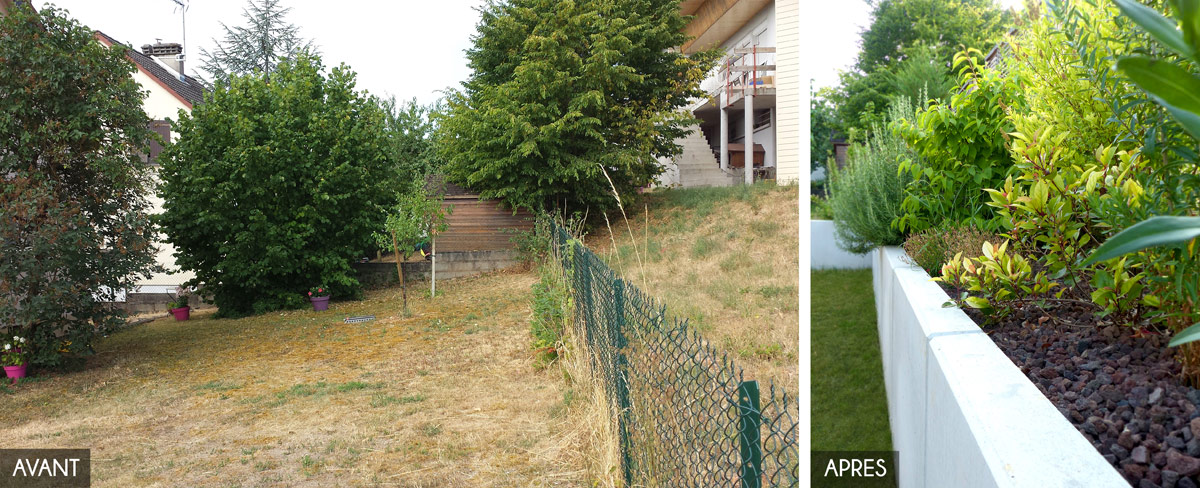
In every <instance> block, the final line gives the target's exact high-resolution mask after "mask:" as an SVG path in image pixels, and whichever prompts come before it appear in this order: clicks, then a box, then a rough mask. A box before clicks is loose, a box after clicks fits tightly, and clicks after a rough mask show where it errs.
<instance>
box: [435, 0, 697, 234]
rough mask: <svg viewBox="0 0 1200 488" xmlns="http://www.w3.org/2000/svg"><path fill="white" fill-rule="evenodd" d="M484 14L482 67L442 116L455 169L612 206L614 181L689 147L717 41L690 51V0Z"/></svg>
mask: <svg viewBox="0 0 1200 488" xmlns="http://www.w3.org/2000/svg"><path fill="white" fill-rule="evenodd" d="M482 17H483V18H482V20H481V21H480V24H479V26H478V28H477V31H478V33H477V35H476V36H475V38H474V46H473V47H472V48H471V49H469V50H468V51H467V57H468V59H469V61H470V66H471V68H472V69H473V70H474V72H473V73H472V74H471V76H470V78H469V79H468V80H467V81H466V82H465V83H463V88H462V90H461V91H456V92H452V93H450V94H449V96H448V97H447V112H446V115H444V116H443V117H442V119H441V120H440V121H439V124H438V132H439V135H440V137H439V140H440V144H439V148H440V150H441V151H442V154H443V156H444V157H445V159H446V160H447V166H446V173H447V176H448V177H449V178H450V180H451V181H454V182H456V183H459V184H463V185H466V186H468V187H470V188H472V189H474V190H476V191H479V192H480V194H481V195H483V196H485V197H497V198H501V199H503V200H505V201H506V202H507V203H509V204H511V205H514V206H522V207H528V208H533V209H542V208H547V207H550V206H552V205H555V204H563V203H565V204H566V206H567V207H570V210H582V209H584V208H591V209H593V210H602V209H605V208H614V207H615V206H616V201H615V199H614V198H613V195H612V186H615V187H616V189H617V191H618V192H620V193H621V195H623V196H624V195H629V194H632V193H634V190H635V189H636V188H637V187H640V186H643V185H646V184H648V183H650V182H651V181H652V180H653V178H654V177H655V176H656V175H658V174H659V173H661V172H662V167H661V166H660V164H659V162H658V160H657V158H663V157H670V156H672V155H675V154H678V153H679V151H680V147H679V146H678V145H677V144H676V143H675V142H674V141H675V140H676V139H677V138H679V137H681V136H683V135H684V134H686V133H687V131H688V130H690V129H691V127H689V126H690V125H691V124H692V123H694V119H693V118H692V117H691V114H690V113H687V112H686V111H685V110H682V109H683V107H684V106H685V105H686V104H687V103H688V101H689V100H690V99H692V98H693V97H702V96H704V93H703V92H702V91H701V90H700V89H699V83H700V81H701V80H703V79H704V77H705V76H706V74H707V72H708V71H709V69H710V68H711V67H712V66H713V63H714V62H715V59H716V53H715V52H705V53H701V54H699V55H692V56H686V55H684V54H682V53H681V52H679V49H678V47H679V46H680V45H682V44H683V43H684V42H685V41H686V40H687V39H688V37H687V35H685V34H683V31H682V30H683V27H684V25H685V24H686V19H684V18H683V17H682V16H680V14H679V2H678V1H675V0H641V1H633V0H616V1H614V0H567V1H556V0H511V1H507V2H493V3H490V4H489V5H488V6H487V7H486V8H485V9H484V10H483V16H482ZM606 173H607V174H606ZM609 179H611V181H612V184H611V185H612V186H610V183H609ZM593 214H594V213H593Z"/></svg>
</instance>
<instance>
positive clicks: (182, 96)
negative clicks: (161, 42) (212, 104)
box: [96, 31, 204, 108]
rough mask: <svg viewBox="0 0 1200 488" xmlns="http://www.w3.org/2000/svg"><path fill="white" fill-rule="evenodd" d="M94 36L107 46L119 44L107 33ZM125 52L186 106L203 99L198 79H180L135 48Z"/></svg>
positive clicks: (187, 77) (184, 76)
mask: <svg viewBox="0 0 1200 488" xmlns="http://www.w3.org/2000/svg"><path fill="white" fill-rule="evenodd" d="M96 37H97V38H98V39H99V40H100V42H103V43H104V44H106V45H108V46H112V45H113V44H121V43H120V42H117V40H116V39H113V38H112V37H109V35H108V34H105V33H103V32H100V31H96ZM125 53H126V56H128V57H129V59H130V60H131V61H133V63H134V64H136V65H137V67H138V69H139V70H141V71H142V72H143V73H146V75H147V76H149V77H150V78H151V79H153V80H154V81H157V82H158V84H159V85H162V87H163V88H166V89H167V91H168V92H170V93H171V94H172V95H174V96H175V98H177V99H179V101H180V102H183V103H184V104H186V105H187V106H188V108H191V107H192V106H194V105H196V104H198V103H201V102H203V101H204V88H203V87H202V86H201V84H200V80H197V79H195V78H192V77H191V76H187V75H183V78H184V79H183V80H180V79H179V77H178V76H176V74H175V73H174V72H173V71H172V70H170V69H168V68H166V67H164V66H163V65H161V64H159V61H157V60H155V59H154V58H152V57H150V56H147V55H145V54H142V53H141V52H138V50H136V49H133V48H129V49H127V50H126V51H125Z"/></svg>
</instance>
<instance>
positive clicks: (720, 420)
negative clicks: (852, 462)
mask: <svg viewBox="0 0 1200 488" xmlns="http://www.w3.org/2000/svg"><path fill="white" fill-rule="evenodd" d="M554 249H555V254H556V257H557V258H558V259H559V262H560V263H561V264H562V267H563V270H564V272H565V273H566V277H567V280H568V283H569V284H570V285H571V288H572V296H573V298H574V301H575V321H574V331H573V332H574V335H575V337H576V341H577V342H582V344H581V346H582V347H581V349H582V350H584V351H586V353H587V355H588V359H589V360H590V362H591V368H592V371H593V372H594V373H595V375H596V376H597V379H598V380H599V381H600V382H601V383H602V384H603V385H604V388H605V391H606V393H607V399H608V400H609V401H610V402H611V406H612V409H611V410H612V411H613V412H616V418H615V419H614V421H615V427H616V433H617V436H618V439H619V442H620V444H621V445H620V454H621V470H622V475H623V477H624V481H625V485H626V486H630V487H632V486H651V487H656V486H697V487H699V486H704V487H708V486H733V487H754V488H757V487H763V486H768V487H794V486H799V456H800V453H799V448H798V445H797V423H796V422H797V418H796V415H797V412H798V404H797V400H796V399H795V398H793V397H790V396H788V395H787V393H786V392H783V391H782V390H780V391H776V388H775V386H774V385H773V384H771V386H769V387H767V388H765V389H762V390H760V388H759V385H758V383H757V382H756V381H747V380H745V379H744V378H743V376H742V372H741V369H739V368H738V367H737V366H736V365H734V364H733V363H732V362H731V361H730V360H729V359H728V358H727V357H726V356H725V355H723V354H721V353H719V352H717V351H716V350H715V349H713V348H712V347H711V346H709V345H708V343H707V342H705V341H704V339H702V338H701V337H700V336H699V335H698V334H696V333H695V331H693V330H692V329H691V328H690V327H689V326H688V324H687V321H686V320H678V319H674V318H669V317H668V316H667V314H666V309H665V307H664V306H662V305H660V304H658V303H657V302H656V301H655V300H653V299H652V298H649V297H647V296H646V295H644V294H643V293H642V292H641V291H640V290H638V289H637V288H635V287H633V286H632V285H630V284H628V283H626V282H625V281H624V280H622V279H621V278H619V277H618V276H617V275H616V273H615V272H613V270H612V269H610V268H609V267H608V266H607V265H606V264H605V263H604V262H603V261H601V260H600V258H599V257H597V256H596V255H595V254H594V253H592V251H591V250H589V249H587V248H586V247H584V246H583V245H582V243H581V242H579V241H578V240H575V239H572V238H571V237H570V235H569V234H568V233H567V232H566V230H564V229H563V228H561V227H559V226H554Z"/></svg>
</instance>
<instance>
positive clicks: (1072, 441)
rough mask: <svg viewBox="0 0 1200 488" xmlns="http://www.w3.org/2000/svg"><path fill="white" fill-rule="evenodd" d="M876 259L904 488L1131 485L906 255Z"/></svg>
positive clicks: (884, 253) (882, 252)
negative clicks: (949, 302) (952, 306)
mask: <svg viewBox="0 0 1200 488" xmlns="http://www.w3.org/2000/svg"><path fill="white" fill-rule="evenodd" d="M815 235H816V234H815V232H814V236H815ZM814 240H815V237H814ZM815 247H816V244H815V243H814V248H815ZM814 256H815V253H814ZM872 257H873V258H874V259H873V261H874V262H873V269H874V272H873V277H874V289H875V307H876V311H877V313H878V315H877V316H878V326H879V344H880V349H881V351H882V357H883V370H884V381H885V383H886V385H887V401H888V413H889V418H890V420H891V427H892V443H893V449H895V450H897V451H899V453H900V454H899V464H900V466H899V476H900V487H901V488H914V487H931V488H932V487H961V486H972V487H1031V488H1032V487H1038V488H1041V487H1110V486H1111V487H1122V488H1125V487H1128V486H1129V483H1128V482H1127V481H1125V479H1124V478H1123V477H1121V475H1120V474H1119V473H1118V472H1117V470H1116V469H1114V468H1113V467H1112V466H1111V465H1110V464H1108V462H1107V461H1105V460H1104V458H1103V457H1102V456H1101V455H1100V453H1099V452H1097V451H1096V449H1095V448H1094V447H1092V445H1091V443H1090V442H1088V440H1087V439H1085V438H1084V437H1083V435H1081V434H1080V433H1079V432H1078V431H1076V430H1075V428H1074V427H1073V426H1072V425H1071V423H1070V422H1069V421H1067V419H1066V418H1064V417H1063V415H1062V414H1061V413H1060V412H1059V411H1058V409H1057V408H1055V407H1054V405H1053V404H1052V403H1050V401H1049V400H1047V399H1046V397H1045V396H1044V395H1042V393H1041V391H1039V390H1038V388H1037V387H1036V386H1034V384H1033V383H1031V382H1030V381H1029V379H1028V378H1026V377H1025V375H1024V374H1023V373H1022V372H1021V370H1020V369H1018V368H1017V367H1016V366H1015V365H1014V364H1013V363H1012V361H1010V360H1009V359H1008V357H1007V356H1005V355H1004V352H1002V351H1000V349H999V348H998V347H996V345H995V344H994V343H993V342H992V341H991V339H990V338H988V337H987V335H986V334H984V333H983V331H982V330H981V329H980V328H979V327H978V326H976V325H975V323H974V322H973V321H972V320H971V319H970V318H969V317H967V315H966V314H965V313H963V312H962V311H961V310H958V309H956V308H942V304H943V303H945V302H946V301H947V300H949V297H948V296H946V293H945V292H943V291H942V289H941V288H940V287H938V285H937V283H934V282H932V281H930V278H929V275H928V274H926V273H925V271H924V270H922V269H921V268H919V267H917V266H915V265H912V264H910V263H908V262H907V260H906V259H902V258H904V257H905V255H904V251H903V250H902V249H900V248H897V247H885V248H880V249H878V250H876V251H874V253H872ZM814 261H815V257H814ZM814 266H815V264H814Z"/></svg>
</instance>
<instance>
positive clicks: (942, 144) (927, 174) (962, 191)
mask: <svg viewBox="0 0 1200 488" xmlns="http://www.w3.org/2000/svg"><path fill="white" fill-rule="evenodd" d="M981 58H982V56H981V54H980V53H979V51H975V50H970V51H966V52H963V53H959V55H958V56H956V57H955V65H956V66H960V67H961V71H960V76H959V84H960V86H966V87H969V88H966V89H963V90H959V91H958V92H957V93H955V94H953V95H951V96H950V98H949V100H945V101H943V102H942V103H936V104H933V105H931V106H929V107H928V108H926V109H923V110H921V111H919V112H918V113H917V115H916V116H915V117H908V118H904V119H899V120H897V121H895V122H894V123H893V130H894V131H895V132H896V133H897V134H898V135H899V136H901V137H903V138H904V139H905V140H906V141H907V143H908V144H909V146H910V147H912V148H913V151H914V152H915V153H916V154H918V155H920V156H921V157H920V159H911V160H908V161H905V162H904V164H903V165H902V166H901V167H902V169H904V170H905V171H907V172H908V173H910V174H911V175H912V180H911V183H910V184H909V188H907V189H906V190H905V197H904V204H903V210H904V212H903V214H902V215H901V216H900V218H898V219H897V220H896V225H897V226H898V227H899V228H900V229H901V230H905V231H909V232H913V231H921V230H924V229H928V228H931V227H938V226H940V225H942V223H943V222H945V223H947V224H951V225H956V224H967V225H971V226H974V227H977V228H981V229H986V230H996V229H998V228H1000V222H998V221H997V219H996V217H995V215H994V212H993V210H992V209H991V208H990V207H988V206H987V204H986V201H987V198H986V197H987V196H986V195H985V194H984V193H983V189H984V188H995V187H997V186H999V185H1000V184H1001V183H1003V181H1004V177H1005V176H1007V175H1008V171H1009V168H1010V167H1011V166H1012V159H1011V157H1010V156H1009V154H1008V151H1007V149H1006V147H1005V138H1007V137H1008V136H1007V133H1008V132H1012V124H1011V123H1010V122H1008V121H1007V120H1006V119H1005V107H1013V106H1016V105H1017V104H1018V103H1020V92H1019V87H1018V84H1017V80H1016V79H1013V78H1011V77H1008V76H1005V75H1004V74H1003V73H1001V72H999V71H998V70H993V69H987V68H986V67H984V66H981Z"/></svg>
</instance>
